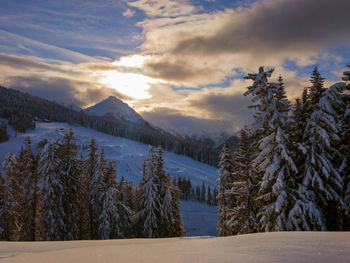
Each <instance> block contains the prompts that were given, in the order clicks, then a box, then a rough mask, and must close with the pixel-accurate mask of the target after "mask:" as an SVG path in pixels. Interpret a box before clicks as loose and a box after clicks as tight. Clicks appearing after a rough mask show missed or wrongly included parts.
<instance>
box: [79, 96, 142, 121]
mask: <svg viewBox="0 0 350 263" xmlns="http://www.w3.org/2000/svg"><path fill="white" fill-rule="evenodd" d="M84 112H86V113H87V114H90V115H93V116H105V115H109V114H111V115H113V117H115V118H116V119H118V120H127V121H130V122H134V123H145V121H144V119H143V118H142V117H141V116H140V115H139V114H138V113H137V112H136V111H135V110H134V109H133V108H131V107H130V106H129V105H128V104H127V103H125V102H123V101H122V100H120V99H118V98H116V97H113V96H110V97H109V98H107V99H105V100H103V101H101V102H99V103H97V104H96V105H94V106H91V107H89V108H86V109H84Z"/></svg>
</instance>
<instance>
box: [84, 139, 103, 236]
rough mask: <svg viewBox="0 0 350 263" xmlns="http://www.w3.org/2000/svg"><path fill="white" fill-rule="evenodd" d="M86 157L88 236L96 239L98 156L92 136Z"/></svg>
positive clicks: (98, 179)
mask: <svg viewBox="0 0 350 263" xmlns="http://www.w3.org/2000/svg"><path fill="white" fill-rule="evenodd" d="M87 155H88V156H87V159H86V161H85V172H86V177H87V193H88V195H89V198H88V200H87V201H88V203H87V207H88V210H89V220H88V221H89V222H88V227H89V231H88V233H89V234H88V238H89V239H97V237H98V234H97V230H98V220H97V219H98V215H99V212H100V211H99V207H98V205H99V202H98V197H99V185H100V184H99V182H100V175H99V168H100V162H99V161H100V157H99V155H98V153H97V146H96V140H95V139H94V138H93V137H92V138H91V141H90V144H89V146H88V147H87Z"/></svg>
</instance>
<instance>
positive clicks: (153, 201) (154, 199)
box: [136, 147, 161, 238]
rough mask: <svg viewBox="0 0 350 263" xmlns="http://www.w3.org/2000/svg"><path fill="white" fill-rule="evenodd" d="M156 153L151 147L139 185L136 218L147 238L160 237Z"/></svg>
mask: <svg viewBox="0 0 350 263" xmlns="http://www.w3.org/2000/svg"><path fill="white" fill-rule="evenodd" d="M155 158H156V157H155V153H154V149H153V148H152V147H151V148H150V149H149V152H148V156H147V158H146V160H145V161H144V164H143V175H142V180H141V182H140V185H139V194H138V195H139V200H138V212H137V214H136V219H137V222H138V224H139V225H140V227H141V229H140V232H141V235H142V236H143V237H147V238H152V237H153V238H154V237H159V232H158V224H159V219H160V218H159V214H160V211H159V207H160V202H161V200H160V198H159V195H158V185H157V182H158V178H157V175H156V173H155V167H154V162H155Z"/></svg>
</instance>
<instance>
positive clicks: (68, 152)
mask: <svg viewBox="0 0 350 263" xmlns="http://www.w3.org/2000/svg"><path fill="white" fill-rule="evenodd" d="M74 141H75V137H74V133H73V131H72V129H69V131H68V132H67V133H66V134H65V135H64V137H63V140H62V143H61V144H60V145H59V150H58V157H59V160H60V163H59V167H60V169H59V173H60V177H61V180H62V182H63V184H64V192H63V193H62V195H63V203H62V205H63V209H64V211H65V216H66V217H65V219H64V222H65V225H66V232H65V236H64V240H73V239H76V237H77V233H78V229H77V221H78V220H77V212H78V203H77V201H78V200H77V195H78V190H77V189H78V188H79V183H80V182H79V172H80V171H79V170H78V169H77V168H78V167H79V164H78V158H77V150H78V146H77V145H76V143H75V142H74Z"/></svg>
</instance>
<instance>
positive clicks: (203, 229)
mask: <svg viewBox="0 0 350 263" xmlns="http://www.w3.org/2000/svg"><path fill="white" fill-rule="evenodd" d="M0 122H1V120H0ZM36 125H37V128H36V129H35V130H34V131H31V130H29V131H28V132H27V133H24V134H23V133H18V135H17V138H15V137H14V132H13V130H12V129H11V128H10V127H9V133H10V141H8V142H5V143H0V162H1V161H2V160H4V158H5V156H6V154H7V153H8V152H13V153H15V154H18V153H19V151H20V148H21V146H22V145H23V141H24V138H25V137H26V136H30V137H31V140H32V141H33V144H34V146H35V145H36V144H37V143H38V142H40V141H41V140H43V139H44V138H47V139H49V140H50V139H53V138H62V137H63V136H64V134H65V133H66V132H67V130H68V129H69V128H70V127H71V128H72V130H73V132H74V133H75V137H76V139H77V143H78V144H79V145H81V146H83V145H88V144H89V141H90V138H91V137H95V139H96V142H97V145H98V146H99V147H100V148H104V150H105V153H106V157H107V158H108V159H109V160H116V161H117V162H118V164H117V177H118V178H117V180H119V179H120V176H121V175H124V176H125V178H127V179H128V180H131V181H133V182H134V183H135V184H136V185H137V184H138V183H139V181H140V179H141V177H142V162H143V160H144V159H145V157H146V154H147V152H148V149H149V146H148V145H145V144H142V143H140V142H136V141H132V140H128V139H125V138H120V137H114V136H110V135H107V134H104V133H101V132H97V131H95V130H92V129H88V128H84V127H80V126H69V125H68V124H66V123H55V122H52V123H43V122H37V123H36ZM164 160H165V163H164V166H165V170H166V171H168V172H169V173H170V175H171V176H172V177H176V176H186V177H189V178H191V182H192V183H193V184H195V185H201V184H202V181H204V182H205V184H207V185H210V186H211V187H214V186H215V180H216V177H217V175H216V168H215V167H212V166H209V165H206V164H204V163H200V162H197V161H194V160H193V159H191V158H189V157H186V156H183V155H177V154H174V153H170V152H166V151H164ZM181 214H182V217H183V221H184V226H185V229H186V231H187V233H188V235H217V232H216V225H217V214H216V207H212V206H207V205H205V204H201V203H198V202H182V203H181Z"/></svg>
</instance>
